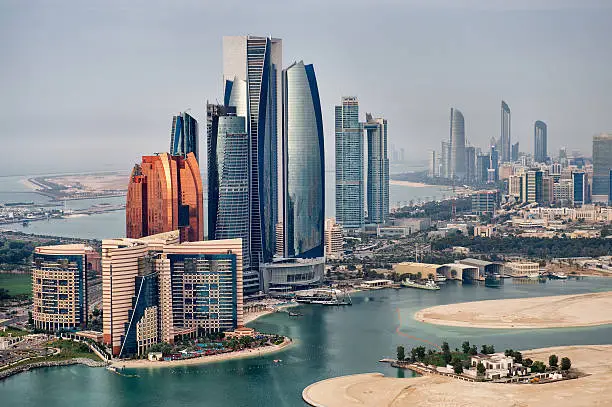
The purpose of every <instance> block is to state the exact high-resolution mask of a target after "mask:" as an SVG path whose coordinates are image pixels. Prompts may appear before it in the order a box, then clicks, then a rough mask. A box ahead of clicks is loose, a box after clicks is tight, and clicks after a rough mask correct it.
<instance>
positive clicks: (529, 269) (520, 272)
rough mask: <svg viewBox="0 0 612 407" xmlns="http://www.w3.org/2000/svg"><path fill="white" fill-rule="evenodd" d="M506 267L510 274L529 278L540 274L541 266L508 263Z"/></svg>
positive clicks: (526, 263)
mask: <svg viewBox="0 0 612 407" xmlns="http://www.w3.org/2000/svg"><path fill="white" fill-rule="evenodd" d="M505 267H506V269H509V270H510V274H512V275H515V276H528V275H530V274H539V272H540V264H539V263H535V262H512V263H506V264H505Z"/></svg>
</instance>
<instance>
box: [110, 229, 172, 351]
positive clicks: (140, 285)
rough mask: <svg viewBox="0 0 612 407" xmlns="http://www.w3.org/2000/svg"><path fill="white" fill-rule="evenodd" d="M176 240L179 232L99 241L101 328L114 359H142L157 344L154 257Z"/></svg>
mask: <svg viewBox="0 0 612 407" xmlns="http://www.w3.org/2000/svg"><path fill="white" fill-rule="evenodd" d="M178 240H179V234H178V231H170V232H165V233H160V234H156V235H151V236H147V237H143V238H140V239H129V238H121V239H104V240H102V326H103V334H104V343H105V344H106V345H108V346H110V347H111V352H112V354H113V356H118V357H127V356H131V355H134V354H137V355H143V354H145V351H146V348H148V347H149V346H150V345H152V344H154V343H157V342H159V326H160V325H159V298H158V296H157V291H158V285H159V281H158V275H157V272H156V270H155V268H154V256H155V254H156V253H158V252H161V251H162V250H163V247H164V245H167V244H176V243H178Z"/></svg>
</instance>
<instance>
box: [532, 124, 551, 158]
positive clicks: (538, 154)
mask: <svg viewBox="0 0 612 407" xmlns="http://www.w3.org/2000/svg"><path fill="white" fill-rule="evenodd" d="M546 133H547V129H546V123H544V122H543V121H541V120H538V121H536V122H535V124H534V126H533V158H534V160H535V162H537V163H543V162H545V161H546V157H547V156H548V150H547V146H546V143H547V140H546V139H547V134H546Z"/></svg>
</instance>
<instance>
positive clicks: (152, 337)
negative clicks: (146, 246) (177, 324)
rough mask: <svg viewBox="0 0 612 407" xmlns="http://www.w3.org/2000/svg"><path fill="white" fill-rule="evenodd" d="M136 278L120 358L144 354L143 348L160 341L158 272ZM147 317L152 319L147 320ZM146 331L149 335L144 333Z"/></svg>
mask: <svg viewBox="0 0 612 407" xmlns="http://www.w3.org/2000/svg"><path fill="white" fill-rule="evenodd" d="M140 261H141V262H146V261H148V259H144V258H143V259H140ZM149 269H150V267H149ZM135 280H136V281H135V285H134V287H135V289H134V291H135V292H134V296H133V297H132V307H131V309H130V310H129V312H128V321H129V322H128V323H126V324H125V339H124V340H123V343H122V345H121V351H120V352H119V357H120V358H125V357H128V356H131V355H136V354H143V352H142V349H143V348H147V347H149V346H151V345H153V344H155V343H157V342H158V336H159V334H158V330H159V325H158V318H157V310H158V305H159V294H158V284H159V278H158V275H157V273H156V272H149V273H147V274H146V275H139V276H137V277H136V278H135ZM147 317H148V319H151V321H146V319H147ZM145 323H146V324H145ZM145 325H148V326H145ZM145 332H146V333H147V335H144V333H145Z"/></svg>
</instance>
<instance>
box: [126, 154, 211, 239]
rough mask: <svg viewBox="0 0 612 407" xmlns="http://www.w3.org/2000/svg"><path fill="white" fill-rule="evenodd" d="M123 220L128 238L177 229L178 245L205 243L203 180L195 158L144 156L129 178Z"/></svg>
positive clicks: (189, 155) (192, 156) (162, 155)
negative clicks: (184, 242)
mask: <svg viewBox="0 0 612 407" xmlns="http://www.w3.org/2000/svg"><path fill="white" fill-rule="evenodd" d="M125 218H126V219H125V220H126V236H127V237H129V238H140V237H144V236H149V235H154V234H157V233H162V232H169V231H171V230H177V229H178V230H179V231H180V239H181V241H190V242H196V241H200V240H204V205H203V194H202V178H201V176H200V167H199V166H198V162H197V160H196V158H195V156H194V154H193V153H189V154H188V155H187V158H183V157H180V156H171V155H170V154H168V153H162V154H157V155H152V156H143V157H142V163H141V164H140V165H139V164H136V165H135V166H134V169H133V170H132V174H131V176H130V183H129V185H128V193H127V202H126V206H125Z"/></svg>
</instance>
